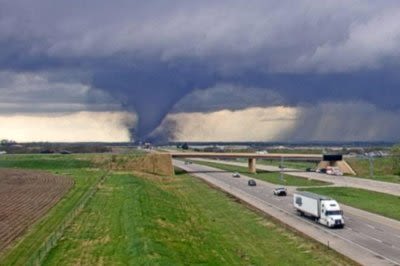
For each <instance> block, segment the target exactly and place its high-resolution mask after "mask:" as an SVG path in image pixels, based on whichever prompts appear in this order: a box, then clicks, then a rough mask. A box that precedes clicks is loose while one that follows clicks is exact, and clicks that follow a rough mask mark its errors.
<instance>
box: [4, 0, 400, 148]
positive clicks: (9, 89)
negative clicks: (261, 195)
mask: <svg viewBox="0 0 400 266" xmlns="http://www.w3.org/2000/svg"><path fill="white" fill-rule="evenodd" d="M0 45H1V48H2V49H1V50H0V125H1V126H0V139H15V140H17V141H37V140H43V141H46V140H47V141H65V140H67V141H90V140H93V141H116V142H118V141H129V140H146V139H152V140H155V141H157V140H170V141H185V140H186V141H213V140H215V141H240V140H244V141H335V140H346V141H376V140H379V141H382V140H383V141H400V136H399V134H398V132H399V131H400V119H397V118H398V117H399V115H400V101H399V100H398V99H399V98H400V90H399V87H400V78H399V76H398V74H397V73H398V71H399V68H400V50H399V49H398V47H400V6H399V5H398V3H397V1H394V0H393V1H392V0H387V1H379V2H376V1H368V0H367V1H360V0H348V1H347V0H346V1H345V0H339V1H337V0H336V1H333V0H328V1H323V2H315V1H310V0H302V1H297V2H296V3H293V2H292V1H275V0H269V1H253V2H251V3H249V2H248V1H239V0H235V1H227V0H219V1H208V0H206V1H201V2H196V3H194V2H187V1H178V0H176V1H170V2H161V1H156V0H154V1H146V2H142V1H118V2H112V3H111V2H109V1H102V0H101V1H94V0H87V1H84V2H80V3H72V2H70V1H68V2H67V1H60V2H57V4H55V3H54V2H53V1H50V0H44V1H40V2H37V3H32V2H31V1H27V0H16V1H12V2H4V1H3V2H1V3H0ZM55 117H58V119H55ZM38 121H40V122H38ZM39 125H40V126H39ZM39 128H40V130H39ZM68 131H69V132H74V134H72V133H71V134H62V132H64V133H65V132H68ZM28 132H35V134H33V135H32V134H29V133H28ZM94 132H96V133H94Z"/></svg>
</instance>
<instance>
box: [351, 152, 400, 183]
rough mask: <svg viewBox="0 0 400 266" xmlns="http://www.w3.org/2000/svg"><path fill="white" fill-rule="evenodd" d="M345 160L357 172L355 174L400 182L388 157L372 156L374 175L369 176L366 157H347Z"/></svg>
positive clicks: (399, 177)
mask: <svg viewBox="0 0 400 266" xmlns="http://www.w3.org/2000/svg"><path fill="white" fill-rule="evenodd" d="M346 161H347V162H348V163H349V164H350V166H351V167H352V168H353V169H354V171H355V172H356V173H357V176H359V177H363V178H368V179H374V180H379V181H385V182H392V183H400V176H399V175H398V174H395V172H394V170H393V162H392V158H390V157H381V158H374V160H373V164H374V176H373V177H371V176H370V163H369V160H368V159H360V158H349V159H346Z"/></svg>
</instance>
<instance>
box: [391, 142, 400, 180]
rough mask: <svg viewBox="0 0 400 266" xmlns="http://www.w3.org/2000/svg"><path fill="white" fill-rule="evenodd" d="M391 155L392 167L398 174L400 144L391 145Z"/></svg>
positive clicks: (399, 173) (399, 168) (399, 171)
mask: <svg viewBox="0 0 400 266" xmlns="http://www.w3.org/2000/svg"><path fill="white" fill-rule="evenodd" d="M390 154H391V156H392V168H393V172H394V173H395V174H396V175H400V144H399V145H396V146H393V148H392V149H391V152H390Z"/></svg>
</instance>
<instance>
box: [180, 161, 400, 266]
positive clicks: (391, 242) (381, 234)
mask: <svg viewBox="0 0 400 266" xmlns="http://www.w3.org/2000/svg"><path fill="white" fill-rule="evenodd" d="M173 163H174V165H176V166H178V167H180V168H182V169H184V170H186V171H188V172H190V174H191V175H193V176H196V177H199V178H201V179H203V180H205V181H206V182H208V183H210V184H212V185H214V186H216V187H218V188H220V189H221V190H224V191H226V192H228V193H230V194H232V195H234V196H236V197H237V198H240V199H241V200H243V201H245V202H247V203H249V204H250V205H253V206H254V207H256V208H258V209H260V210H261V211H263V212H265V213H267V214H269V215H271V216H273V217H275V218H276V219H279V220H281V221H282V222H283V223H285V224H287V225H289V226H291V227H293V228H295V229H296V230H298V231H301V232H303V233H304V234H307V235H309V236H310V237H312V238H314V239H316V240H317V241H319V242H321V243H323V244H325V245H329V246H330V247H331V248H333V249H335V250H337V251H338V252H340V253H342V254H344V255H346V256H348V257H350V258H352V259H353V260H355V261H357V262H359V263H361V264H363V265H400V222H398V221H394V220H391V219H386V218H384V217H381V216H379V215H372V214H369V213H367V212H364V211H358V210H357V211H356V210H355V211H354V212H353V211H351V210H353V208H350V207H346V206H343V205H342V204H341V205H342V207H343V209H344V218H345V223H346V226H345V228H344V229H329V228H326V227H324V226H322V225H320V224H316V223H315V222H313V221H311V220H310V219H307V218H304V217H299V216H298V215H297V213H296V211H295V210H294V208H293V205H292V193H291V192H292V191H293V190H294V189H295V188H288V191H289V195H288V196H287V197H277V196H274V195H273V193H272V190H273V189H274V188H275V187H276V185H274V184H270V183H267V182H263V181H260V180H257V186H256V187H249V186H248V185H247V181H248V179H249V178H248V177H246V176H242V177H240V178H233V177H232V173H229V172H223V171H221V170H218V169H216V168H212V167H208V166H203V165H198V164H195V163H193V164H188V165H185V164H184V163H183V162H182V161H178V160H174V161H173Z"/></svg>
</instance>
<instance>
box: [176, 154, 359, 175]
mask: <svg viewBox="0 0 400 266" xmlns="http://www.w3.org/2000/svg"><path fill="white" fill-rule="evenodd" d="M169 153H170V155H171V157H172V158H219V159H236V158H245V159H247V161H248V167H249V172H250V173H255V172H256V160H257V159H270V160H281V161H284V160H291V161H313V162H317V163H319V165H318V167H320V168H325V167H327V166H335V167H338V168H339V169H340V170H341V171H342V172H343V173H346V174H352V175H355V172H354V171H353V169H352V168H351V167H350V166H349V165H348V164H347V163H346V162H345V161H344V160H343V157H342V155H326V154H299V153H297V154H296V153H295V154H290V153H267V154H259V153H219V152H174V151H171V152H169Z"/></svg>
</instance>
